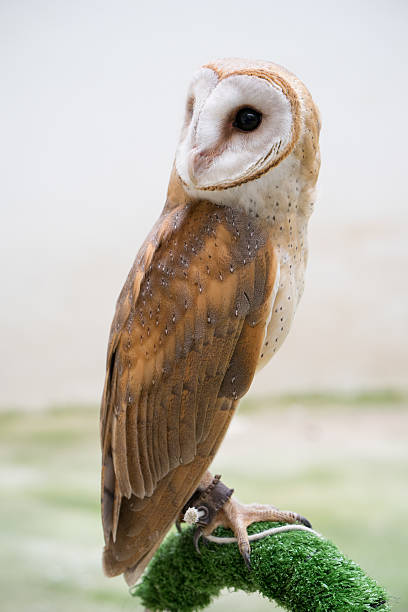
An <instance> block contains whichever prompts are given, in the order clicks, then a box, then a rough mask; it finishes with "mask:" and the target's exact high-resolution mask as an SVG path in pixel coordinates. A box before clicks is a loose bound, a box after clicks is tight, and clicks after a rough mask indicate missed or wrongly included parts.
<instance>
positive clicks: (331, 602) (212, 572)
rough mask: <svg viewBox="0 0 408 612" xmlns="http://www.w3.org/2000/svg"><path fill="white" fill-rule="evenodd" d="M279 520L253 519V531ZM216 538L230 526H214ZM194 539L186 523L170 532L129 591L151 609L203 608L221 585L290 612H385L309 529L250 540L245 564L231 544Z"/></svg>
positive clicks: (181, 611) (366, 585)
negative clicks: (256, 595) (248, 564)
mask: <svg viewBox="0 0 408 612" xmlns="http://www.w3.org/2000/svg"><path fill="white" fill-rule="evenodd" d="M278 525H279V523H256V524H253V525H251V526H250V527H249V529H248V532H249V533H258V532H259V531H263V530H264V529H269V528H270V527H276V526H278ZM215 535H218V536H231V535H232V534H231V532H230V531H228V530H226V529H221V528H218V529H217V530H216V532H215ZM201 553H202V554H201V555H199V554H198V553H197V552H196V551H195V549H194V545H193V537H192V528H186V529H184V530H183V533H182V534H171V535H170V536H169V537H168V538H167V540H166V541H165V542H164V543H163V544H162V546H161V547H160V549H159V550H158V551H157V553H156V555H155V557H154V558H153V560H152V561H151V563H150V566H149V568H148V570H147V572H146V574H145V576H144V577H143V579H142V582H141V583H140V584H139V585H137V586H136V587H134V588H133V589H132V594H133V595H136V596H138V597H140V598H141V599H142V602H143V604H144V605H145V606H146V607H147V608H148V609H150V610H170V611H172V612H173V611H177V612H189V611H191V610H199V609H203V608H205V607H207V606H208V605H209V604H210V602H211V600H212V599H213V598H214V597H217V595H219V593H220V591H221V589H223V588H225V587H228V588H232V589H234V590H242V591H246V592H247V593H253V592H255V591H259V592H260V593H262V595H264V596H265V597H267V598H268V599H270V600H274V601H275V602H276V603H278V604H279V605H280V606H282V607H283V608H285V609H287V610H292V611H294V612H326V611H327V612H329V611H330V612H347V611H353V612H370V611H371V610H374V609H375V610H376V611H377V612H384V611H385V610H391V608H390V605H389V603H388V600H389V597H388V595H387V593H386V592H385V590H384V589H383V588H382V587H381V586H379V585H378V584H377V583H376V582H375V580H373V579H372V578H370V577H369V576H367V575H366V574H365V573H364V572H363V570H362V569H361V568H360V567H359V566H358V565H357V564H356V563H354V561H351V560H350V559H347V557H345V556H344V555H343V554H342V553H341V552H340V551H339V550H338V548H336V546H335V545H334V544H333V543H331V542H329V541H328V540H326V539H323V538H318V537H317V536H315V535H313V534H312V533H306V532H303V531H292V532H287V533H281V534H278V535H273V536H268V537H266V538H264V539H262V540H258V541H255V542H252V543H251V564H252V570H251V571H249V570H247V569H246V567H245V564H244V561H243V559H242V558H241V556H240V554H239V552H238V547H237V545H236V544H221V545H220V544H215V543H209V544H208V546H204V545H203V544H201Z"/></svg>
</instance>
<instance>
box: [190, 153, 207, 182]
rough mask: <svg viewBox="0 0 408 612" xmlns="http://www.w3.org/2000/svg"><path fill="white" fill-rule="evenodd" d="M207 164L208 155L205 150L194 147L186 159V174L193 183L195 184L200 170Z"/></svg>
mask: <svg viewBox="0 0 408 612" xmlns="http://www.w3.org/2000/svg"><path fill="white" fill-rule="evenodd" d="M207 166H208V156H207V154H206V152H205V151H201V150H199V149H197V147H194V148H193V149H192V151H191V153H190V155H189V159H188V176H189V178H190V181H191V182H192V183H193V185H197V184H198V182H199V177H200V174H201V173H202V171H203V170H204V169H205V168H206V167H207Z"/></svg>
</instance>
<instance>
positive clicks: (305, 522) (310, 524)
mask: <svg viewBox="0 0 408 612" xmlns="http://www.w3.org/2000/svg"><path fill="white" fill-rule="evenodd" d="M298 517H299V518H298V522H299V523H302V525H304V526H305V527H309V529H312V523H311V522H310V521H308V520H307V518H305V517H304V516H301V515H300V514H299V515H298Z"/></svg>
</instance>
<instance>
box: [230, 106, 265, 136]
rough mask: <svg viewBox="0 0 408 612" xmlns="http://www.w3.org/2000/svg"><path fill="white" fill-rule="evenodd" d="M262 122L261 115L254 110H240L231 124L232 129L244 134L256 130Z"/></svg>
mask: <svg viewBox="0 0 408 612" xmlns="http://www.w3.org/2000/svg"><path fill="white" fill-rule="evenodd" d="M261 121H262V115H261V113H258V111H256V110H255V109H254V108H249V107H247V108H241V109H240V110H239V111H238V112H237V114H236V116H235V119H234V123H233V124H232V125H233V126H234V127H236V128H238V129H239V130H243V131H244V132H252V131H253V130H256V128H257V127H258V125H259V124H260V123H261Z"/></svg>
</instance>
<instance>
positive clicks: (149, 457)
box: [101, 202, 278, 575]
mask: <svg viewBox="0 0 408 612" xmlns="http://www.w3.org/2000/svg"><path fill="white" fill-rule="evenodd" d="M277 265H278V264H277V258H276V256H275V253H274V250H273V248H272V247H271V245H270V243H268V240H267V238H266V236H265V235H264V233H263V231H262V229H261V228H260V226H258V225H257V224H256V223H255V220H254V219H251V218H249V217H248V216H246V215H244V214H243V213H238V212H237V211H233V210H232V209H230V208H224V207H218V206H216V205H213V204H210V203H206V202H201V203H195V204H194V205H187V206H183V207H180V208H176V209H174V210H171V211H170V212H167V213H164V214H163V215H162V217H161V218H160V219H159V221H158V223H157V224H156V226H155V228H153V231H152V233H151V234H150V236H149V237H148V239H147V240H146V242H145V244H144V246H143V247H142V250H141V252H140V253H139V255H138V257H137V259H136V261H135V264H134V266H133V268H132V270H131V271H130V273H129V276H128V279H127V281H126V283H125V286H124V288H123V290H122V293H121V295H120V296H119V300H118V304H117V309H116V314H115V318H114V321H113V324H112V329H111V336H110V341H109V348H108V359H107V373H106V381H105V388H104V394H103V401H102V409H101V439H102V453H103V466H102V517H103V525H104V535H105V542H106V547H105V552H104V567H105V571H106V573H107V574H108V575H116V574H119V573H121V572H123V571H125V570H128V569H129V568H131V567H133V568H134V567H135V566H136V567H137V566H138V564H140V563H141V560H143V559H145V561H146V559H150V557H151V555H152V551H154V550H155V549H156V547H157V546H158V544H159V543H160V541H161V540H162V538H163V537H164V535H165V533H166V532H167V530H168V529H169V527H170V526H171V523H172V522H173V521H174V520H175V519H176V518H177V516H178V514H179V512H180V510H181V508H182V507H183V505H184V504H185V502H186V501H187V500H188V498H189V497H190V496H191V495H192V493H193V492H194V490H195V489H196V487H197V485H198V483H199V481H200V479H201V477H202V475H203V473H204V472H205V470H206V469H207V467H208V465H209V463H210V462H211V459H212V457H213V456H214V454H215V452H216V450H217V448H218V445H219V443H220V441H221V439H222V437H223V435H224V433H225V431H226V428H227V426H228V424H229V421H230V418H231V415H232V413H233V410H232V409H233V408H234V407H235V405H236V402H237V400H238V399H239V398H240V397H242V395H243V394H244V393H245V392H246V391H247V390H248V388H249V385H250V383H251V381H252V378H253V376H254V372H255V368H256V365H257V362H258V358H259V354H260V351H261V347H262V343H263V341H264V337H265V329H266V325H267V321H268V317H269V313H270V311H271V308H272V304H273V300H274V295H275V293H276V282H275V280H276V278H277ZM145 564H146V563H143V564H142V565H143V567H144V565H145Z"/></svg>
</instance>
